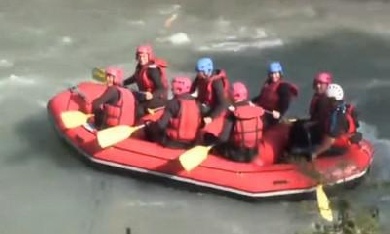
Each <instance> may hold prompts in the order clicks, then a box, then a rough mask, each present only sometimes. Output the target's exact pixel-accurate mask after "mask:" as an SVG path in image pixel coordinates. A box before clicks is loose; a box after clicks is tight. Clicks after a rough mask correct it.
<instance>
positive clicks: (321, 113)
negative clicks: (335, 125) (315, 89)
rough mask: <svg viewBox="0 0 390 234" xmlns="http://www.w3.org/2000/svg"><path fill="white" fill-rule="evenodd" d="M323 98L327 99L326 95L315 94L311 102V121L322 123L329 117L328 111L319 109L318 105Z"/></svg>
mask: <svg viewBox="0 0 390 234" xmlns="http://www.w3.org/2000/svg"><path fill="white" fill-rule="evenodd" d="M322 98H327V97H326V96H325V95H318V94H314V95H313V97H312V99H311V102H310V110H309V113H310V119H311V120H313V121H321V119H323V118H324V117H325V116H326V115H327V111H328V110H327V109H325V108H324V109H323V110H320V109H318V106H317V105H318V103H319V102H320V100H321V99H322Z"/></svg>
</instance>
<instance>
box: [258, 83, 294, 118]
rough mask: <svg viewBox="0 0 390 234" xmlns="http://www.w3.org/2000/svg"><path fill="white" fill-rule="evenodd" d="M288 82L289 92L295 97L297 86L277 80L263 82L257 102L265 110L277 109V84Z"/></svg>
mask: <svg viewBox="0 0 390 234" xmlns="http://www.w3.org/2000/svg"><path fill="white" fill-rule="evenodd" d="M281 84H288V86H289V88H290V92H291V94H292V95H293V96H294V97H296V96H298V87H297V86H295V85H294V84H291V83H289V82H285V81H282V80H279V81H277V82H272V83H265V85H264V86H263V88H262V89H261V92H260V97H259V99H258V102H257V104H258V105H259V106H261V107H263V108H264V109H266V110H271V111H272V110H279V107H278V105H279V95H278V93H277V90H278V88H279V85H281Z"/></svg>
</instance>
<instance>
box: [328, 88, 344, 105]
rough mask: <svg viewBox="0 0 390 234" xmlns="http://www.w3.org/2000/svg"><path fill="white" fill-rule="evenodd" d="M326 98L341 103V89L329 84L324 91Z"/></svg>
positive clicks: (342, 96)
mask: <svg viewBox="0 0 390 234" xmlns="http://www.w3.org/2000/svg"><path fill="white" fill-rule="evenodd" d="M326 96H327V97H330V98H334V99H336V100H337V101H341V100H343V99H344V91H343V88H341V86H340V85H338V84H330V85H329V86H328V88H327V89H326Z"/></svg>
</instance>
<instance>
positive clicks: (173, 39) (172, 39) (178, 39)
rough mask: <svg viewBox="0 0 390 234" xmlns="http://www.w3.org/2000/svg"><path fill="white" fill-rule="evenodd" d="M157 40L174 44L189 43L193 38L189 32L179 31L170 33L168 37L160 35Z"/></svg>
mask: <svg viewBox="0 0 390 234" xmlns="http://www.w3.org/2000/svg"><path fill="white" fill-rule="evenodd" d="M156 41H157V42H162V43H164V42H169V43H171V44H172V45H187V44H190V43H191V39H190V38H189V36H188V35H187V33H183V32H179V33H174V34H172V35H169V36H167V37H158V38H156Z"/></svg>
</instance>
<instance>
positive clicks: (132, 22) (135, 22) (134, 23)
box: [127, 20, 146, 26]
mask: <svg viewBox="0 0 390 234" xmlns="http://www.w3.org/2000/svg"><path fill="white" fill-rule="evenodd" d="M127 24H129V25H131V26H145V25H146V23H145V21H143V20H130V21H127Z"/></svg>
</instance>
